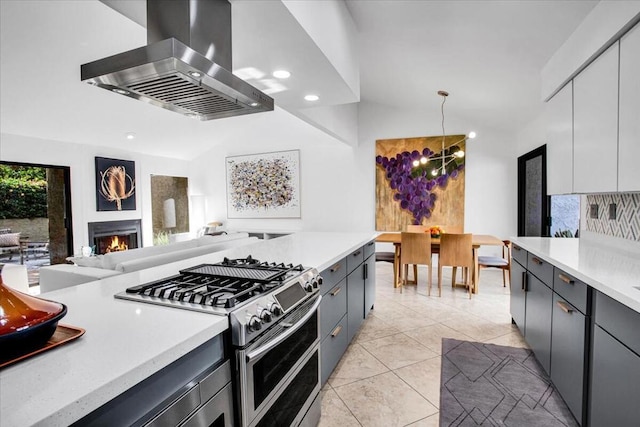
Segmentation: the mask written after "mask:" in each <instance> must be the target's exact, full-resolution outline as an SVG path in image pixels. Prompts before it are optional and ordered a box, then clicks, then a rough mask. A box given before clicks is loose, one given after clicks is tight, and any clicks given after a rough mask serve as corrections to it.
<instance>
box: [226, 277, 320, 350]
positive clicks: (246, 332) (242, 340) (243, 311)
mask: <svg viewBox="0 0 640 427" xmlns="http://www.w3.org/2000/svg"><path fill="white" fill-rule="evenodd" d="M320 284H322V277H321V276H320V275H319V274H318V271H317V270H316V269H310V270H307V271H305V272H304V273H302V274H300V275H299V276H297V277H296V278H295V279H292V280H291V281H289V282H287V283H285V284H284V285H282V286H280V287H278V288H276V289H274V290H273V291H271V292H268V293H266V294H264V295H261V296H259V297H258V298H256V299H255V300H253V301H251V302H250V303H248V304H246V305H243V306H242V307H240V308H239V309H237V310H235V311H232V312H231V313H230V315H229V319H230V320H229V321H230V325H231V339H232V344H233V345H238V346H243V345H245V344H246V343H248V342H250V341H251V340H252V339H254V338H255V337H257V336H259V335H260V334H261V333H264V331H265V330H266V329H268V328H269V327H270V326H272V325H273V324H275V323H277V322H278V321H280V319H281V318H282V317H283V316H285V315H286V314H287V313H288V312H290V311H291V310H293V309H295V307H297V306H298V305H299V304H300V303H301V302H303V301H306V300H308V299H309V298H310V297H311V296H312V295H314V294H316V293H318V292H319V288H320Z"/></svg>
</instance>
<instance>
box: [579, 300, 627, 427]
mask: <svg viewBox="0 0 640 427" xmlns="http://www.w3.org/2000/svg"><path fill="white" fill-rule="evenodd" d="M596 309H597V308H596ZM634 332H635V333H637V329H636V330H635V331H634ZM590 388H591V400H590V405H589V407H590V424H589V425H590V426H591V427H610V426H637V425H638V420H640V357H638V355H636V354H634V353H633V352H632V351H631V350H629V349H628V348H627V347H625V346H624V345H622V344H620V343H619V342H618V341H617V340H616V339H615V338H613V337H612V336H611V335H609V334H608V333H607V332H605V331H604V330H603V329H601V328H600V327H598V326H596V327H595V328H594V332H593V358H592V368H591V387H590Z"/></svg>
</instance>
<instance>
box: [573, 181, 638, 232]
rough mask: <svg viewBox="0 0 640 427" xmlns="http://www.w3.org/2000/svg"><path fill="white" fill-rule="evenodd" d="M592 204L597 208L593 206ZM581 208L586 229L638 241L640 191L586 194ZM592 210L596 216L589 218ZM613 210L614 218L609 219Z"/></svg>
mask: <svg viewBox="0 0 640 427" xmlns="http://www.w3.org/2000/svg"><path fill="white" fill-rule="evenodd" d="M594 205H596V206H597V208H593V206H594ZM611 205H615V207H614V208H612V207H611ZM582 209H584V210H585V216H586V230H588V231H591V232H594V233H598V234H606V235H608V236H614V237H620V238H623V239H628V240H632V241H635V242H640V193H614V194H593V195H588V196H587V203H586V206H583V207H582ZM593 210H595V211H597V218H591V215H590V214H591V213H592V212H593ZM613 211H615V217H616V219H610V214H612V213H614V212H613Z"/></svg>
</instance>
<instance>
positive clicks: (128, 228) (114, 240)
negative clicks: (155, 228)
mask: <svg viewBox="0 0 640 427" xmlns="http://www.w3.org/2000/svg"><path fill="white" fill-rule="evenodd" d="M141 240H142V239H141V227H140V220H139V219H138V220H125V221H108V222H91V223H89V242H92V244H93V245H94V246H95V253H96V254H97V255H100V254H106V253H109V252H117V251H126V250H128V249H135V248H138V247H140V246H141Z"/></svg>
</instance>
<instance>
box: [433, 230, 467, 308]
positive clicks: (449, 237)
mask: <svg viewBox="0 0 640 427" xmlns="http://www.w3.org/2000/svg"><path fill="white" fill-rule="evenodd" d="M444 266H447V267H453V271H452V273H451V274H452V276H451V287H452V288H455V285H456V269H457V267H462V268H463V269H464V270H463V275H462V276H463V280H464V282H465V283H464V284H465V286H466V287H467V288H468V289H469V298H471V294H472V293H473V286H474V283H473V274H471V271H473V268H474V263H473V239H472V235H471V234H452V233H445V234H443V235H442V236H440V259H439V260H438V293H439V295H442V267H444Z"/></svg>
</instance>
